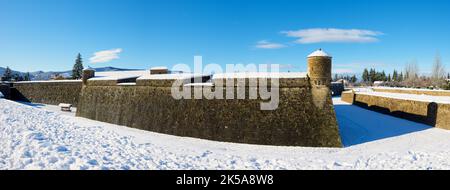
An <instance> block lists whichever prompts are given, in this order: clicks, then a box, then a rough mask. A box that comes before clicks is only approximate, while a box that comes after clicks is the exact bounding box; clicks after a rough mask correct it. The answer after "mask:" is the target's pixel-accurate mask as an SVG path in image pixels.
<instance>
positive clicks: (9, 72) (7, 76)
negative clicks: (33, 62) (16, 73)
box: [3, 67, 13, 81]
mask: <svg viewBox="0 0 450 190" xmlns="http://www.w3.org/2000/svg"><path fill="white" fill-rule="evenodd" d="M12 77H13V76H12V70H11V69H10V68H9V67H6V70H5V73H3V80H5V81H10V80H11V79H12Z"/></svg>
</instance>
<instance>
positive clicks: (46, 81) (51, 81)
mask: <svg viewBox="0 0 450 190" xmlns="http://www.w3.org/2000/svg"><path fill="white" fill-rule="evenodd" d="M53 82H81V80H34V81H19V82H14V83H15V84H26V83H53Z"/></svg>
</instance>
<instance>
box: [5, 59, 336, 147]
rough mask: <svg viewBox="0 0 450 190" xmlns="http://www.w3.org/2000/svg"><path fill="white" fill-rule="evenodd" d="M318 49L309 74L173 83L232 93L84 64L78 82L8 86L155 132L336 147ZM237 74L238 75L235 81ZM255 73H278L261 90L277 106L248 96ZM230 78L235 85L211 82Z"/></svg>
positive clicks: (84, 113) (31, 97)
mask: <svg viewBox="0 0 450 190" xmlns="http://www.w3.org/2000/svg"><path fill="white" fill-rule="evenodd" d="M321 52H322V51H320V52H319V53H321ZM321 56H322V55H321V54H314V56H310V58H309V59H308V61H309V62H311V61H312V60H313V61H314V63H313V64H309V69H313V68H310V67H314V66H317V67H318V69H316V70H314V73H315V74H314V75H313V76H312V77H313V78H314V80H313V81H312V80H311V78H310V76H309V75H306V73H305V74H303V75H298V76H293V73H290V74H286V73H284V74H283V73H280V74H281V76H280V78H273V77H267V76H264V75H257V76H245V77H243V78H242V77H234V76H227V75H221V76H220V75H214V77H213V79H212V80H210V81H208V82H206V81H207V80H208V79H210V78H209V76H201V77H200V81H201V82H200V83H196V84H192V82H194V79H195V78H198V76H191V77H185V78H183V83H184V85H183V86H182V87H180V89H181V90H187V89H191V90H192V92H191V94H194V93H195V91H196V90H202V88H204V89H208V90H206V91H205V90H203V91H204V92H206V93H205V96H206V97H211V95H212V94H211V93H213V92H220V90H222V92H221V93H222V95H223V97H227V94H226V93H227V92H230V91H232V92H233V94H234V97H235V98H234V99H207V98H203V99H175V98H174V97H173V96H172V84H173V82H174V81H175V79H177V75H173V77H172V75H171V74H156V75H155V74H150V72H149V73H148V75H150V76H146V77H134V78H133V77H131V78H121V79H109V78H108V77H106V79H101V80H98V78H96V77H94V78H91V77H93V76H96V74H93V73H92V71H91V70H87V71H86V72H85V78H84V79H83V80H82V81H83V82H81V81H77V82H67V83H66V82H31V83H14V88H17V91H18V92H20V93H21V94H23V96H24V97H26V98H27V99H28V100H30V101H32V102H40V103H46V104H58V103H63V102H64V103H72V104H74V105H76V106H77V113H76V115H77V116H80V117H85V118H89V119H94V120H99V121H104V122H108V123H114V124H119V125H125V126H128V127H133V128H138V129H143V130H149V131H154V132H159V133H165V134H171V135H178V136H187V137H196V138H203V139H210V140H217V141H226V142H237V143H250V144H265V145H284V146H311V147H341V146H342V143H341V139H340V136H339V130H338V126H337V122H336V116H335V112H334V108H333V104H332V101H331V92H330V89H329V86H330V84H329V82H330V78H331V73H327V72H328V71H330V72H331V70H330V69H331V57H329V56H327V57H326V58H324V59H322V58H321ZM320 60H323V61H324V64H326V65H321V61H320ZM322 69H324V70H322ZM324 71H327V72H324ZM89 78H90V79H89ZM238 78H239V81H242V80H245V82H244V83H238V82H237V80H238ZM255 78H256V79H258V80H262V79H269V81H268V83H269V84H271V83H270V81H272V80H276V79H278V80H279V84H278V85H269V89H268V90H269V91H271V90H275V91H278V92H279V103H278V107H277V109H275V110H261V102H269V101H270V100H266V99H265V98H264V99H263V98H262V97H261V96H260V94H259V93H258V96H257V98H256V99H250V98H249V96H250V92H255V91H258V90H260V86H259V85H258V83H252V82H249V81H250V80H252V79H255ZM230 80H232V81H235V82H234V84H235V85H233V86H221V85H219V84H226V81H230ZM240 87H244V88H242V89H244V90H243V91H244V92H245V98H244V99H236V97H237V95H238V93H242V91H239V90H238V89H241V88H240ZM271 87H273V89H271ZM77 94H78V96H77Z"/></svg>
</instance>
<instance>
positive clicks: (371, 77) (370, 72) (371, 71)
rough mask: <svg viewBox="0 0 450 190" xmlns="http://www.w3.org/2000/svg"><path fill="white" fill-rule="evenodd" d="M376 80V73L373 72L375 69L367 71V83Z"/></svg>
mask: <svg viewBox="0 0 450 190" xmlns="http://www.w3.org/2000/svg"><path fill="white" fill-rule="evenodd" d="M376 80H377V72H376V71H375V69H370V71H369V81H370V82H371V83H373V82H374V81H376Z"/></svg>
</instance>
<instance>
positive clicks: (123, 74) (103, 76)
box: [89, 70, 150, 80]
mask: <svg viewBox="0 0 450 190" xmlns="http://www.w3.org/2000/svg"><path fill="white" fill-rule="evenodd" d="M149 72H150V71H147V70H137V71H105V72H95V77H94V78H91V79H89V80H120V79H129V78H138V77H141V76H143V75H145V74H146V73H149Z"/></svg>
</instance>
